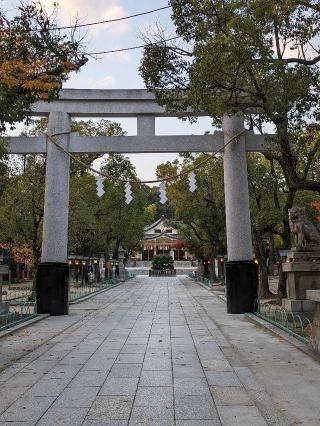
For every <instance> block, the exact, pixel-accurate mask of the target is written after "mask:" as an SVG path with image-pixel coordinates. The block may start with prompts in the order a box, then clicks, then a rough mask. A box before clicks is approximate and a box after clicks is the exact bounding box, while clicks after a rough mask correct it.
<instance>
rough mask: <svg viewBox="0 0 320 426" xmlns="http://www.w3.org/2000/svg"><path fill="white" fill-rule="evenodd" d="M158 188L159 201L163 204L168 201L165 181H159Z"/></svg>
mask: <svg viewBox="0 0 320 426" xmlns="http://www.w3.org/2000/svg"><path fill="white" fill-rule="evenodd" d="M159 189H160V203H161V204H165V203H166V202H167V201H168V198H167V191H166V183H165V182H161V184H160V188H159Z"/></svg>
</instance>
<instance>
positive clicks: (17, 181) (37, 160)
mask: <svg viewBox="0 0 320 426" xmlns="http://www.w3.org/2000/svg"><path fill="white" fill-rule="evenodd" d="M10 171H11V173H12V172H14V171H15V170H13V169H11V170H10ZM44 178H45V161H44V158H43V157H41V156H34V155H30V156H26V158H25V161H24V165H23V170H22V172H21V171H20V172H18V173H16V174H15V175H13V176H11V177H10V178H7V183H6V186H5V189H4V191H3V193H2V196H1V203H0V217H1V221H0V241H1V242H5V243H30V242H31V243H32V244H31V245H32V250H33V256H34V258H35V259H36V260H39V258H40V252H41V235H42V219H43V198H44Z"/></svg>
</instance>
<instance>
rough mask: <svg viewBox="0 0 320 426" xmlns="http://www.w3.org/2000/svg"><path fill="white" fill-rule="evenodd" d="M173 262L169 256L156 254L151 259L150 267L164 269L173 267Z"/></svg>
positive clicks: (158, 269)
mask: <svg viewBox="0 0 320 426" xmlns="http://www.w3.org/2000/svg"><path fill="white" fill-rule="evenodd" d="M173 268H174V262H173V259H172V257H171V256H167V255H161V254H158V255H156V256H154V258H153V259H152V269H154V270H157V271H163V270H165V269H173Z"/></svg>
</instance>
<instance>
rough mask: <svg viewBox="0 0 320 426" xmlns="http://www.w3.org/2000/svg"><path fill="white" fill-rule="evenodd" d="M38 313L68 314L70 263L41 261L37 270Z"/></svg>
mask: <svg viewBox="0 0 320 426" xmlns="http://www.w3.org/2000/svg"><path fill="white" fill-rule="evenodd" d="M37 311H38V314H50V315H56V316H57V315H68V313H69V265H68V264H66V263H41V264H40V265H39V266H38V270H37Z"/></svg>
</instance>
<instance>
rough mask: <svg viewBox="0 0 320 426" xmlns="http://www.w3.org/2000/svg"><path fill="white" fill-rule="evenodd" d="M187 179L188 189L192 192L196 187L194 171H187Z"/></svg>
mask: <svg viewBox="0 0 320 426" xmlns="http://www.w3.org/2000/svg"><path fill="white" fill-rule="evenodd" d="M188 180H189V189H190V191H191V192H194V191H195V190H196V189H197V181H196V175H195V173H194V172H190V173H189V176H188Z"/></svg>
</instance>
